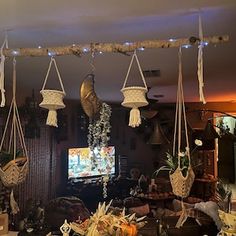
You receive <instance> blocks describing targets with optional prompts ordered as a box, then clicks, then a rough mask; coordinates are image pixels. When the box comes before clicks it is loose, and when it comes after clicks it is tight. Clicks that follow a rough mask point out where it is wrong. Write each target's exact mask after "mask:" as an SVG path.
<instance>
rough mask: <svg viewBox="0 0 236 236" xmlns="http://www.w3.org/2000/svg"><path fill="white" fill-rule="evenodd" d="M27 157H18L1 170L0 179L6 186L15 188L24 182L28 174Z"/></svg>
mask: <svg viewBox="0 0 236 236" xmlns="http://www.w3.org/2000/svg"><path fill="white" fill-rule="evenodd" d="M28 163H29V162H28V159H27V157H18V158H16V159H14V160H11V161H10V162H8V163H7V164H6V165H5V166H4V167H3V168H0V177H1V181H2V183H3V185H4V186H6V187H14V186H16V185H18V184H20V183H22V182H24V180H25V178H26V175H27V173H28V168H29V164H28Z"/></svg>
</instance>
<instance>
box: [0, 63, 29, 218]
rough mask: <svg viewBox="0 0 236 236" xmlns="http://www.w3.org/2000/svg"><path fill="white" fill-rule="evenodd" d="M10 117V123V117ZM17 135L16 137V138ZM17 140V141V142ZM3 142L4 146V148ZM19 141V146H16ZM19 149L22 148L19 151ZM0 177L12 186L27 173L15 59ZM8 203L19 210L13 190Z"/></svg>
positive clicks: (3, 140)
mask: <svg viewBox="0 0 236 236" xmlns="http://www.w3.org/2000/svg"><path fill="white" fill-rule="evenodd" d="M11 118H12V123H11V124H10V125H9V123H10V119H11ZM8 125H9V128H10V130H9V141H8V142H7V140H6V139H7V131H8ZM17 137H18V138H17ZM18 141H19V142H18ZM4 142H5V148H4ZM18 143H20V145H21V148H19V147H17V144H18ZM19 150H22V151H21V152H20V151H19ZM0 158H1V160H0V163H1V167H0V177H1V181H2V183H3V184H4V185H5V186H6V187H14V186H16V185H18V184H20V183H22V182H23V181H24V180H25V178H26V175H27V173H28V168H29V161H28V153H27V149H26V145H25V141H24V134H23V130H22V127H21V123H20V117H19V112H18V108H17V104H16V61H15V59H14V60H13V97H12V101H11V105H10V109H9V113H8V116H7V120H6V124H5V128H4V131H3V136H2V140H1V144H0ZM10 205H11V208H12V212H13V214H16V213H17V212H18V211H19V208H18V205H17V203H16V202H15V200H14V196H13V191H12V192H11V195H10Z"/></svg>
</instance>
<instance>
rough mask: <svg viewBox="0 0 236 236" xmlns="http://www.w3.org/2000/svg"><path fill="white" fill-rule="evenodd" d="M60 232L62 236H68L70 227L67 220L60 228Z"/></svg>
mask: <svg viewBox="0 0 236 236" xmlns="http://www.w3.org/2000/svg"><path fill="white" fill-rule="evenodd" d="M60 231H61V232H62V234H63V236H69V233H70V231H71V226H70V225H69V224H68V222H67V220H65V222H64V224H63V225H62V226H61V227H60Z"/></svg>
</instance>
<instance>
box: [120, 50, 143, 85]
mask: <svg viewBox="0 0 236 236" xmlns="http://www.w3.org/2000/svg"><path fill="white" fill-rule="evenodd" d="M134 58H135V59H136V62H137V65H138V69H139V72H140V75H141V78H142V81H143V83H144V87H145V88H146V89H147V84H146V81H145V78H144V75H143V72H142V68H141V66H140V63H139V60H138V56H137V54H136V50H135V51H134V53H133V55H132V58H131V61H130V64H129V68H128V71H127V74H126V77H125V81H124V84H123V87H122V89H123V88H125V86H126V84H127V80H128V77H129V73H130V70H131V67H132V64H133V61H134Z"/></svg>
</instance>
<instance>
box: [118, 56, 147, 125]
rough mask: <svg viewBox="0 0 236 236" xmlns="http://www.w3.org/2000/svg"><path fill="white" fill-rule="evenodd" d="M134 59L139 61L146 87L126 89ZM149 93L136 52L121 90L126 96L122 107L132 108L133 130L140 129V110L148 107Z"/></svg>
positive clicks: (130, 121)
mask: <svg viewBox="0 0 236 236" xmlns="http://www.w3.org/2000/svg"><path fill="white" fill-rule="evenodd" d="M134 58H135V59H136V61H137V64H138V68H139V72H140V75H141V77H142V81H143V83H144V87H141V86H130V87H125V86H126V83H127V80H128V77H129V73H130V69H131V66H132V63H133V60H134ZM147 91H148V89H147V85H146V81H145V79H144V76H143V72H142V69H141V66H140V64H139V61H138V57H137V55H136V52H134V54H133V56H132V59H131V62H130V65H129V68H128V72H127V75H126V77H125V81H124V84H123V87H122V89H121V92H122V93H123V95H124V101H123V102H122V103H121V105H122V106H124V107H129V108H132V109H131V111H130V116H129V126H131V127H133V128H134V127H138V126H139V125H140V124H141V116H140V111H139V109H138V108H139V107H143V106H147V105H148V101H147V99H146V93H147Z"/></svg>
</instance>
